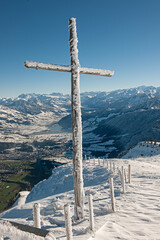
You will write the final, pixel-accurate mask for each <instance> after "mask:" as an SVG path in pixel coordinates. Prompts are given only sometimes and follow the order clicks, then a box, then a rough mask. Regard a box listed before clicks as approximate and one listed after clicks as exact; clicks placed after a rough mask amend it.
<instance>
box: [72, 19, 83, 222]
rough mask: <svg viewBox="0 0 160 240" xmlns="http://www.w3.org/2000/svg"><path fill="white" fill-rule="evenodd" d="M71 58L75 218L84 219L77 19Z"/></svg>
mask: <svg viewBox="0 0 160 240" xmlns="http://www.w3.org/2000/svg"><path fill="white" fill-rule="evenodd" d="M69 30H70V39H69V44H70V57H71V96H72V136H73V177H74V194H75V218H76V219H81V218H83V215H84V214H83V205H84V189H83V173H82V120H81V100H80V86H79V75H80V74H79V67H80V64H79V60H78V49H77V42H78V39H77V31H76V19H75V18H71V19H70V20H69Z"/></svg>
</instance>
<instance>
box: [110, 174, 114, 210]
mask: <svg viewBox="0 0 160 240" xmlns="http://www.w3.org/2000/svg"><path fill="white" fill-rule="evenodd" d="M109 180H110V192H111V206H112V211H113V212H115V210H116V208H115V200H114V186H113V178H112V177H111V176H110V178H109Z"/></svg>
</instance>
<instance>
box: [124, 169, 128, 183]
mask: <svg viewBox="0 0 160 240" xmlns="http://www.w3.org/2000/svg"><path fill="white" fill-rule="evenodd" d="M124 179H125V183H127V176H126V170H125V169H124Z"/></svg>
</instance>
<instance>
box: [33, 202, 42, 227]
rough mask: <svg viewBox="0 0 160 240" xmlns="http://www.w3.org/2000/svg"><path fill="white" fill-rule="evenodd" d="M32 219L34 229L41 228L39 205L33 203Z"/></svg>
mask: <svg viewBox="0 0 160 240" xmlns="http://www.w3.org/2000/svg"><path fill="white" fill-rule="evenodd" d="M33 219H34V227H37V228H41V222H40V204H39V203H35V204H34V206H33Z"/></svg>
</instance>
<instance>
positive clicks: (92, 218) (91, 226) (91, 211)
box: [88, 194, 94, 231]
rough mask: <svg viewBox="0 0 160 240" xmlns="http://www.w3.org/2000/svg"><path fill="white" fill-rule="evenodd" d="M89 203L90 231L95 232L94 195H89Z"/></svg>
mask: <svg viewBox="0 0 160 240" xmlns="http://www.w3.org/2000/svg"><path fill="white" fill-rule="evenodd" d="M88 203H89V224H90V230H91V231H94V214H93V198H92V194H89V195H88Z"/></svg>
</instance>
